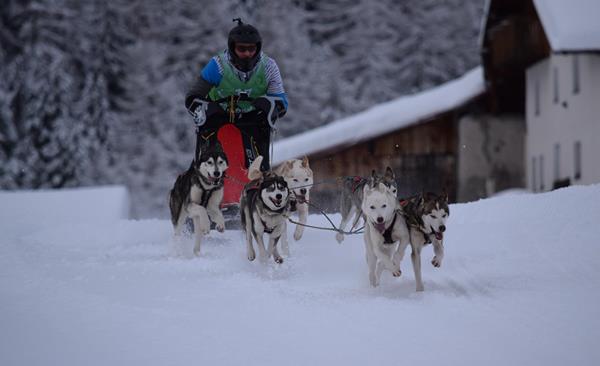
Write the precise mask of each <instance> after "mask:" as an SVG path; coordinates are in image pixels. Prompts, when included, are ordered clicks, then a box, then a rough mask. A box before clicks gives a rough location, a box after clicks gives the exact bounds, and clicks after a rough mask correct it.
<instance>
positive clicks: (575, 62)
mask: <svg viewBox="0 0 600 366" xmlns="http://www.w3.org/2000/svg"><path fill="white" fill-rule="evenodd" d="M573 94H579V56H578V55H573Z"/></svg>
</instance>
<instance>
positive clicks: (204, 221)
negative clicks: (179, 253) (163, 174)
mask: <svg viewBox="0 0 600 366" xmlns="http://www.w3.org/2000/svg"><path fill="white" fill-rule="evenodd" d="M227 167H228V162H227V156H226V155H225V153H224V152H223V149H222V147H221V144H220V143H219V142H218V141H215V142H211V143H210V144H208V145H207V146H205V147H204V148H203V149H202V150H201V152H200V153H199V156H196V158H195V159H194V161H192V164H191V165H190V167H189V169H188V170H187V171H186V172H185V173H183V174H180V175H179V176H178V177H177V180H176V181H175V184H174V185H173V189H171V192H170V195H169V208H170V209H171V222H172V223H173V227H174V229H175V235H176V236H179V235H180V234H181V231H182V229H183V227H184V225H185V222H186V219H187V218H188V217H189V218H191V219H192V221H193V223H194V234H195V243H194V254H195V255H200V243H201V241H202V237H203V236H204V235H206V234H208V232H209V231H210V221H211V220H212V222H214V223H215V228H216V229H217V230H218V231H220V232H223V231H224V230H225V219H224V218H223V214H222V213H221V209H220V207H219V206H220V204H221V200H222V199H223V179H224V176H225V170H227ZM209 218H210V219H209Z"/></svg>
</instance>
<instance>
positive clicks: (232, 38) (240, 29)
mask: <svg viewBox="0 0 600 366" xmlns="http://www.w3.org/2000/svg"><path fill="white" fill-rule="evenodd" d="M233 21H234V22H235V21H237V22H238V24H237V25H236V26H235V27H233V28H232V29H231V30H230V31H229V37H228V38H227V48H228V49H229V55H230V56H231V60H232V61H233V64H234V65H235V66H236V67H237V68H239V69H240V70H241V71H246V72H247V71H250V70H252V68H253V67H254V65H256V62H257V61H258V58H259V57H260V49H261V47H262V38H261V37H260V33H258V30H257V29H256V28H254V27H253V26H251V25H250V24H244V23H242V20H241V19H240V18H235V19H234V20H233ZM238 42H239V43H255V44H256V53H255V54H254V56H253V57H252V58H251V59H243V60H242V59H240V58H239V57H238V56H237V55H236V53H235V50H234V48H235V44H236V43H238Z"/></svg>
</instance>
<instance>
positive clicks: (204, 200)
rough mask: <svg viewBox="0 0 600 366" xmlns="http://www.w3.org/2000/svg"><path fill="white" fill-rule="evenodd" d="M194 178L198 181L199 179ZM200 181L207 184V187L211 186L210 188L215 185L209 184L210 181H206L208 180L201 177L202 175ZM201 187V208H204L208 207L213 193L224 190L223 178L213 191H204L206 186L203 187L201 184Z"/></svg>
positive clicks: (218, 180)
mask: <svg viewBox="0 0 600 366" xmlns="http://www.w3.org/2000/svg"><path fill="white" fill-rule="evenodd" d="M194 178H196V179H197V177H194ZM200 180H201V181H202V182H203V183H205V184H206V185H209V186H212V185H214V184H213V183H211V182H208V181H207V180H206V178H204V177H203V176H201V175H200V179H199V181H200ZM198 183H199V182H198ZM200 186H201V187H202V188H203V189H202V197H201V198H200V206H202V207H206V206H207V205H208V201H209V200H210V197H211V196H212V194H213V193H214V192H215V191H216V190H218V189H221V188H223V177H221V178H219V179H217V181H216V185H215V186H214V187H213V188H211V189H204V186H203V185H201V184H200Z"/></svg>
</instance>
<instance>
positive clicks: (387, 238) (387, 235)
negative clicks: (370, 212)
mask: <svg viewBox="0 0 600 366" xmlns="http://www.w3.org/2000/svg"><path fill="white" fill-rule="evenodd" d="M397 217H398V216H397V214H396V213H394V219H393V220H392V224H391V225H390V227H388V228H387V229H385V231H384V232H383V233H381V235H383V244H394V240H393V239H392V231H393V230H394V224H395V223H396V218H397Z"/></svg>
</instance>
